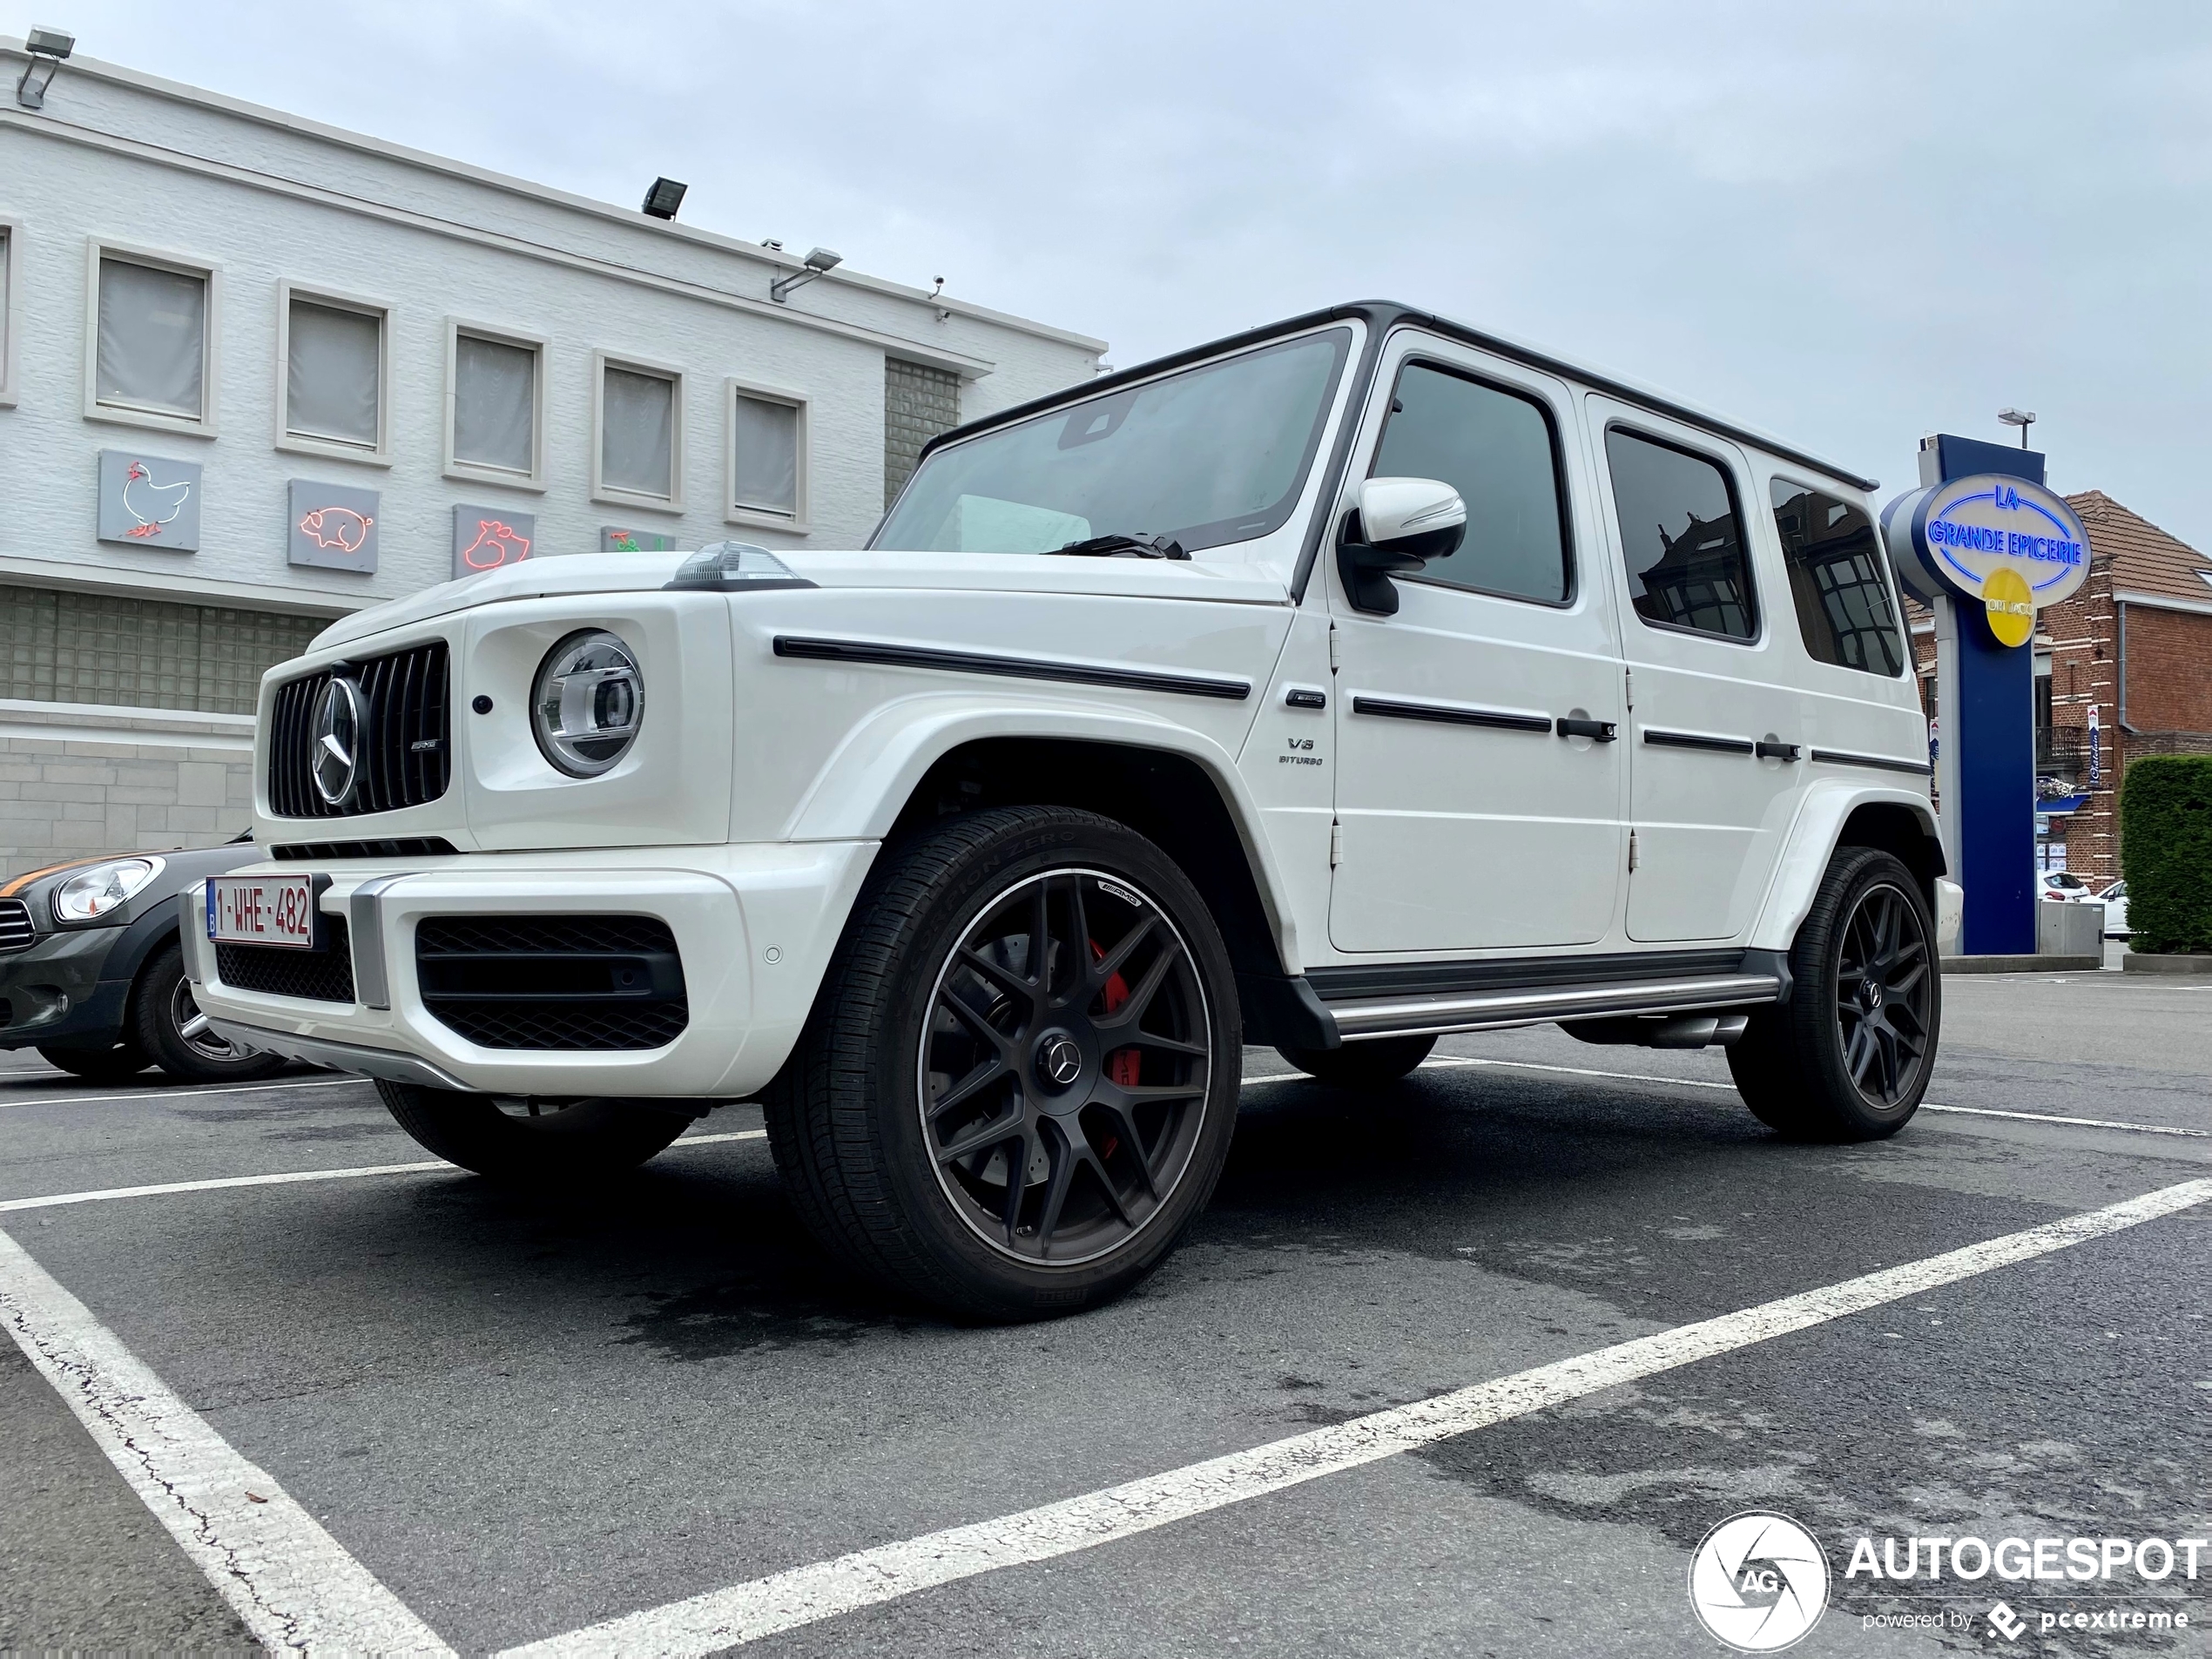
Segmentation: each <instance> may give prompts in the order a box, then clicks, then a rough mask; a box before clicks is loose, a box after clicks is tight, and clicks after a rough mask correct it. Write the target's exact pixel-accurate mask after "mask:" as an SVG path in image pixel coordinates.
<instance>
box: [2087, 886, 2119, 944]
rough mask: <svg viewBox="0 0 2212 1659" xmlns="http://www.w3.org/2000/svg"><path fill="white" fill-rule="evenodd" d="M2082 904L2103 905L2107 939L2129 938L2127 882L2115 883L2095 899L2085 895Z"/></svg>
mask: <svg viewBox="0 0 2212 1659" xmlns="http://www.w3.org/2000/svg"><path fill="white" fill-rule="evenodd" d="M2082 902H2083V903H2085V904H2101V905H2102V906H2103V907H2105V937H2106V938H2107V939H2125V938H2127V937H2128V884H2127V883H2126V882H2125V881H2115V882H2114V883H2113V884H2112V885H2111V886H2110V887H2107V888H2106V889H2105V890H2104V891H2103V892H2102V893H2100V894H2097V895H2096V896H2095V897H2094V898H2089V897H2087V896H2086V895H2085V897H2084V898H2083V900H2082Z"/></svg>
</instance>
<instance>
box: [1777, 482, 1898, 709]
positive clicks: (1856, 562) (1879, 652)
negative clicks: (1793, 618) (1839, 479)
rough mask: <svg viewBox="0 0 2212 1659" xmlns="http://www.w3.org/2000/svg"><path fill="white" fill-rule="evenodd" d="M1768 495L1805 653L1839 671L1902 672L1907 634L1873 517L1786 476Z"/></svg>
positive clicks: (1847, 503) (1892, 673) (1891, 673)
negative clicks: (1892, 599) (1903, 631)
mask: <svg viewBox="0 0 2212 1659" xmlns="http://www.w3.org/2000/svg"><path fill="white" fill-rule="evenodd" d="M1772 494H1773V496H1774V528H1775V529H1777V530H1778V531H1780V532H1781V535H1782V556H1783V559H1784V563H1787V564H1788V566H1789V568H1790V597H1791V601H1792V602H1793V603H1794V604H1796V606H1797V631H1798V632H1799V633H1800V634H1802V635H1804V642H1805V650H1806V651H1808V652H1810V653H1811V656H1812V658H1814V660H1815V661H1817V662H1823V663H1834V664H1836V665H1837V666H1838V667H1839V668H1862V669H1865V671H1867V672H1868V673H1870V674H1890V675H1894V674H1899V673H1902V672H1903V671H1904V670H1905V639H1904V636H1903V635H1902V634H1901V633H1900V632H1899V631H1898V625H1897V611H1896V610H1895V609H1894V608H1893V607H1892V604H1891V603H1890V584H1889V582H1888V580H1887V578H1886V577H1885V574H1884V571H1883V567H1882V544H1881V543H1880V542H1879V541H1878V540H1877V539H1876V537H1875V535H1874V525H1873V523H1872V521H1871V520H1870V519H1869V518H1868V517H1867V516H1866V515H1865V512H1864V511H1862V510H1861V509H1858V508H1857V507H1854V506H1852V505H1851V503H1850V502H1844V501H1838V500H1837V498H1836V497H1835V496H1830V495H1827V494H1824V492H1822V491H1820V490H1817V489H1807V488H1805V486H1804V485H1803V484H1793V483H1791V482H1789V481H1788V480H1787V479H1783V478H1777V479H1776V480H1775V481H1774V486H1773V489H1772Z"/></svg>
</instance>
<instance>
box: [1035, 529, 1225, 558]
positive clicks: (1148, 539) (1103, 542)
mask: <svg viewBox="0 0 2212 1659" xmlns="http://www.w3.org/2000/svg"><path fill="white" fill-rule="evenodd" d="M1046 551H1047V552H1050V553H1064V554H1067V555H1069V556H1070V557H1074V558H1087V559H1187V558H1189V557H1190V555H1189V554H1188V553H1185V552H1184V550H1183V543H1180V542H1178V541H1177V540H1175V538H1174V537H1172V536H1146V535H1144V534H1143V533H1142V532H1140V533H1138V534H1136V535H1133V536H1132V535H1124V534H1123V532H1121V531H1119V530H1116V531H1115V532H1114V533H1113V534H1112V535H1110V536H1092V537H1091V538H1090V539H1089V540H1088V541H1083V542H1069V543H1066V544H1064V545H1062V546H1060V547H1055V548H1048V549H1047V550H1046Z"/></svg>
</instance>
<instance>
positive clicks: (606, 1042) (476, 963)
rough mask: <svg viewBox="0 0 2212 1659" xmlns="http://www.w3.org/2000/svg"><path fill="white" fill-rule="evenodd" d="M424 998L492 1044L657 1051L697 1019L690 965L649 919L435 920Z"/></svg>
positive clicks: (423, 936) (420, 927) (423, 963)
mask: <svg viewBox="0 0 2212 1659" xmlns="http://www.w3.org/2000/svg"><path fill="white" fill-rule="evenodd" d="M415 974H416V978H417V981H418V982H419V984H420V985H421V992H422V1003H423V1006H424V1007H425V1008H428V1010H429V1011H430V1014H431V1015H432V1017H434V1018H435V1019H436V1020H437V1021H438V1022H439V1023H441V1024H442V1025H444V1026H446V1027H447V1028H448V1029H450V1030H453V1031H455V1032H458V1033H459V1034H460V1035H462V1036H464V1037H466V1038H467V1039H468V1040H469V1042H473V1043H475V1044H476V1045H477V1046H478V1047H480V1048H485V1049H563V1050H568V1051H571V1052H573V1051H578V1050H585V1049H658V1048H661V1047H663V1046H664V1045H665V1044H668V1043H671V1042H675V1041H676V1039H677V1038H678V1036H679V1035H682V1034H683V1031H684V1028H685V1026H687V1025H688V1024H690V1023H691V1008H690V1005H689V1004H688V1003H687V1002H686V1001H685V992H684V962H683V959H682V957H681V956H680V955H679V954H678V952H677V949H676V935H675V934H672V933H671V932H670V931H669V927H668V924H667V923H666V922H664V921H657V920H655V919H654V918H652V917H651V916H429V917H426V918H424V919H423V920H422V921H421V922H420V923H418V924H417V925H416V927H415Z"/></svg>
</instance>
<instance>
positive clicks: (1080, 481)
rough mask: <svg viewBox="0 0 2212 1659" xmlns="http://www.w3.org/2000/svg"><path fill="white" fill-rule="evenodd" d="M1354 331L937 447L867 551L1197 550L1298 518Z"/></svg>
mask: <svg viewBox="0 0 2212 1659" xmlns="http://www.w3.org/2000/svg"><path fill="white" fill-rule="evenodd" d="M1351 343H1352V331H1351V330H1350V329H1348V328H1332V329H1329V330H1328V331H1326V332H1325V333H1323V334H1307V335H1305V336H1303V337H1301V338H1299V339H1296V340H1287V341H1283V342H1282V343H1281V344H1280V345H1276V346H1267V347H1262V348H1261V349H1259V350H1258V351H1251V352H1245V353H1244V354H1241V355H1239V356H1236V357H1230V358H1224V359H1222V360H1220V361H1216V362H1211V363H1204V364H1201V365H1199V366H1198V367H1197V368H1187V369H1184V371H1183V372H1182V373H1181V374H1170V375H1168V376H1166V377H1165V378H1163V379H1161V380H1157V381H1150V382H1148V383H1146V384H1145V385H1143V386H1135V387H1130V388H1128V389H1127V390H1125V391H1119V392H1113V393H1109V394H1108V395H1105V396H1103V397H1096V398H1089V399H1086V400H1085V401H1082V402H1080V403H1077V404H1076V405H1075V406H1074V407H1073V408H1060V409H1054V410H1051V411H1050V412H1049V413H1047V414H1044V415H1035V416H1033V417H1032V418H1030V419H1029V420H1027V421H1020V422H1018V423H1017V424H1015V425H1013V426H1009V427H1005V428H1001V429H1000V430H997V431H995V432H986V433H984V434H983V435H981V436H980V437H974V438H970V439H968V441H967V442H962V443H957V444H954V445H952V446H950V447H949V448H943V449H940V450H938V451H937V452H936V453H935V454H934V455H931V456H930V457H929V459H928V460H927V461H925V462H922V463H921V470H920V471H918V472H916V473H915V474H914V481H913V482H911V483H909V484H908V485H907V489H906V491H905V493H904V494H902V495H901V496H900V497H899V504H898V505H897V506H896V507H895V508H894V509H892V513H891V516H889V517H888V518H887V519H886V520H885V521H884V523H883V528H882V529H880V530H878V531H877V532H876V534H875V536H874V537H873V540H871V541H870V543H868V545H869V546H871V547H880V548H898V549H905V550H913V551H916V552H929V553H1050V552H1054V551H1056V550H1059V549H1061V548H1063V547H1065V546H1067V545H1068V544H1069V543H1071V542H1084V541H1089V539H1091V538H1092V537H1093V536H1110V535H1123V536H1169V537H1172V538H1173V539H1174V540H1175V541H1177V542H1179V543H1182V544H1183V546H1184V549H1185V550H1188V551H1190V552H1194V553H1195V552H1197V550H1200V549H1202V548H1209V547H1219V546H1222V545H1223V544H1224V543H1229V542H1244V541H1249V540H1251V538H1252V537H1254V536H1264V535H1266V534H1267V533H1268V532H1269V531H1271V530H1273V529H1278V528H1279V527H1280V526H1281V525H1282V523H1283V522H1284V521H1285V519H1287V518H1288V517H1289V516H1291V508H1292V507H1293V506H1294V505H1295V504H1296V502H1297V500H1298V489H1299V488H1300V486H1302V485H1303V484H1304V483H1305V474H1306V469H1307V468H1308V467H1310V466H1311V465H1312V462H1313V452H1314V450H1315V449H1316V448H1318V445H1319V444H1320V442H1321V428H1322V425H1323V423H1324V421H1325V420H1326V419H1327V416H1328V411H1329V403H1330V398H1331V395H1332V393H1333V392H1334V391H1335V389H1336V384H1337V378H1338V376H1339V374H1341V373H1342V372H1343V368H1344V360H1345V353H1346V351H1347V350H1348V349H1349V347H1350V346H1351Z"/></svg>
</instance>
